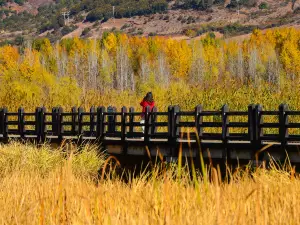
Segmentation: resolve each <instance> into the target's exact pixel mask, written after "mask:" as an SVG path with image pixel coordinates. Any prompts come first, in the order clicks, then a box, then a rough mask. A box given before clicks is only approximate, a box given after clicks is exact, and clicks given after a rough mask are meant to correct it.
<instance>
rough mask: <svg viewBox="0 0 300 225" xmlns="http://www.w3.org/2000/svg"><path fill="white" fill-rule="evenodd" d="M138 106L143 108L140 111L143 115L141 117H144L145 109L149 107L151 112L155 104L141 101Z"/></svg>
mask: <svg viewBox="0 0 300 225" xmlns="http://www.w3.org/2000/svg"><path fill="white" fill-rule="evenodd" d="M140 105H141V106H142V107H143V110H142V112H143V113H142V115H141V116H142V117H144V112H145V111H146V107H147V106H149V107H150V111H152V109H153V107H154V105H155V102H154V101H153V102H148V101H145V100H143V101H141V103H140Z"/></svg>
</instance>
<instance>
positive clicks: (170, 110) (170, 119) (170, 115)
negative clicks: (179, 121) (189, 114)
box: [168, 105, 174, 146]
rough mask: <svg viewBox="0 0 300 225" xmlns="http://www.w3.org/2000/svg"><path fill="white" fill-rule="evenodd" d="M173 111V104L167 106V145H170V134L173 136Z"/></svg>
mask: <svg viewBox="0 0 300 225" xmlns="http://www.w3.org/2000/svg"><path fill="white" fill-rule="evenodd" d="M173 111H174V107H173V106H171V105H170V106H169V107H168V133H169V135H168V136H169V137H168V142H169V145H170V146H171V143H172V141H173V140H172V136H173V114H174V113H173Z"/></svg>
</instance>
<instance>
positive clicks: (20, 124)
mask: <svg viewBox="0 0 300 225" xmlns="http://www.w3.org/2000/svg"><path fill="white" fill-rule="evenodd" d="M18 131H19V134H20V137H21V139H24V137H25V121H24V109H23V108H19V109H18Z"/></svg>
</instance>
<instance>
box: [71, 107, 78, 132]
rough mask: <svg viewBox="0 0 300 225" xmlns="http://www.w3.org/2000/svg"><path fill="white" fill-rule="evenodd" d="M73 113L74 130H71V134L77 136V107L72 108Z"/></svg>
mask: <svg viewBox="0 0 300 225" xmlns="http://www.w3.org/2000/svg"><path fill="white" fill-rule="evenodd" d="M71 113H72V128H71V132H72V135H74V136H77V132H78V131H77V130H78V116H77V109H76V107H72V109H71Z"/></svg>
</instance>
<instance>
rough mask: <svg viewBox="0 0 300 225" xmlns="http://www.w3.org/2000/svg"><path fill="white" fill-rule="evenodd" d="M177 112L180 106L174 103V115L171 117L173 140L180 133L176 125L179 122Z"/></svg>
mask: <svg viewBox="0 0 300 225" xmlns="http://www.w3.org/2000/svg"><path fill="white" fill-rule="evenodd" d="M179 112H180V107H179V106H178V105H175V106H174V116H173V119H174V123H173V125H174V129H173V132H174V133H173V139H174V140H175V142H176V139H177V137H178V136H179V133H180V127H179V126H178V124H179V122H180V115H178V113H179Z"/></svg>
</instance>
